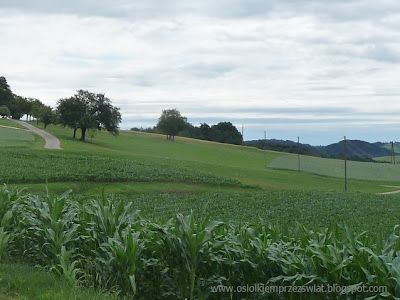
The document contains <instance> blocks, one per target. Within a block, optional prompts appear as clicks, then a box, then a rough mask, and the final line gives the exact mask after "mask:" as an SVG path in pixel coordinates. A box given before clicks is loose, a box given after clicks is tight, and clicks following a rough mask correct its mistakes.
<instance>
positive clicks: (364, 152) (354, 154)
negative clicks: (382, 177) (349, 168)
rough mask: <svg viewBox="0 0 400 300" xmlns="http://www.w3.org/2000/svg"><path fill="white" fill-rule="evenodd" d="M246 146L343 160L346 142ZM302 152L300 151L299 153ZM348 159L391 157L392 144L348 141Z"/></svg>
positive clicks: (279, 142) (273, 141) (259, 142)
mask: <svg viewBox="0 0 400 300" xmlns="http://www.w3.org/2000/svg"><path fill="white" fill-rule="evenodd" d="M246 145H248V146H253V147H257V148H260V149H266V150H273V151H280V152H289V153H298V152H300V154H303V155H312V156H320V157H328V158H343V157H344V142H343V141H340V142H337V143H333V144H329V145H326V146H313V145H310V144H302V143H300V145H298V144H297V143H296V142H294V141H290V140H276V139H270V140H266V141H265V140H253V141H246ZM299 150H300V151H299ZM399 150H400V149H399V148H398V145H397V144H396V146H395V151H396V152H397V151H399ZM398 153H400V151H399V152H398ZM346 154H347V157H348V158H349V159H351V160H360V161H373V158H375V157H382V156H390V155H391V149H390V144H388V143H383V142H375V143H369V142H365V141H361V140H347V152H346Z"/></svg>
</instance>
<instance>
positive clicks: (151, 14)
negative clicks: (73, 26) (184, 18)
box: [0, 0, 399, 20]
mask: <svg viewBox="0 0 400 300" xmlns="http://www.w3.org/2000/svg"><path fill="white" fill-rule="evenodd" d="M0 5H1V6H0V7H2V8H9V9H17V10H22V11H33V12H38V13H65V14H76V15H92V16H106V17H124V18H157V17H167V18H168V17H171V16H176V15H179V14H195V15H204V16H212V17H222V18H248V17H263V16H267V15H270V14H281V15H305V14H308V15H315V16H319V17H321V18H331V19H339V20H354V19H366V20H368V19H371V18H377V17H381V16H383V15H386V14H387V13H391V12H393V11H395V10H396V9H398V8H399V3H398V1H397V0H381V1H380V2H379V3H378V2H376V1H372V0H352V1H343V0H332V1H329V2H327V1H325V0H315V1H309V0H287V1H282V0H268V1H266V0H216V1H197V0H187V1H173V0H163V1H159V0H147V1H129V0H85V1H80V0H69V1H63V0H58V1H57V0H2V1H1V2H0Z"/></svg>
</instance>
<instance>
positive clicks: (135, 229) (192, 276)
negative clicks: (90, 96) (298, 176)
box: [0, 186, 400, 299]
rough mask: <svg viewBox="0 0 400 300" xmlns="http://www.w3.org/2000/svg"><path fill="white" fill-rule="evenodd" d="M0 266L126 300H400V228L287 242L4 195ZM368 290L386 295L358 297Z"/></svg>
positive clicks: (127, 205)
mask: <svg viewBox="0 0 400 300" xmlns="http://www.w3.org/2000/svg"><path fill="white" fill-rule="evenodd" d="M0 200H1V201H0V220H1V226H0V259H1V258H4V257H7V258H10V259H13V258H18V259H21V258H22V259H25V260H26V261H29V262H31V263H32V264H34V265H40V266H42V267H44V268H47V269H48V270H51V271H53V272H55V273H56V274H58V275H59V276H62V277H64V278H65V280H66V281H67V282H68V283H70V284H71V286H76V285H81V286H91V287H92V286H94V287H99V288H101V289H107V290H109V291H112V292H116V293H117V294H118V295H119V296H120V298H126V299H132V298H133V299H244V298H245V299H265V297H268V298H272V299H285V298H293V299H326V298H331V299H337V298H348V299H353V298H356V299H357V298H359V299H364V298H369V299H381V298H386V299H398V298H400V237H399V232H398V231H399V227H397V226H396V227H395V228H394V229H393V231H392V233H391V234H390V235H389V236H388V237H387V238H386V240H385V241H383V242H382V243H375V242H371V241H370V240H369V239H368V237H367V235H366V234H365V233H361V234H355V233H354V232H353V231H352V230H350V229H349V228H347V227H343V228H333V229H325V230H320V231H317V232H315V231H311V230H307V229H306V228H304V227H299V230H298V234H296V235H293V236H289V234H286V233H283V232H280V231H279V230H277V229H275V228H273V227H271V226H270V225H268V224H265V223H264V222H261V221H257V222H255V223H254V224H239V225H235V224H227V223H223V222H219V221H215V220H211V219H210V218H197V217H196V215H195V214H194V213H193V212H191V213H190V214H187V215H183V214H177V215H176V216H175V217H174V218H172V219H170V220H168V221H166V222H156V221H155V220H147V219H144V218H142V217H141V216H140V214H139V213H138V212H137V210H136V209H135V207H134V206H133V204H132V203H133V202H131V201H128V200H124V199H119V198H116V197H112V196H106V195H102V196H101V197H99V198H93V199H83V198H77V197H74V196H73V195H72V194H71V193H69V192H67V193H64V194H62V195H60V196H50V195H45V196H38V195H31V194H27V193H25V192H21V191H15V190H11V189H9V188H7V187H6V186H4V187H2V188H0ZM254 283H265V284H268V285H274V286H288V285H289V286H292V285H300V286H311V285H327V284H330V285H333V284H336V285H341V286H346V287H349V289H348V291H347V292H346V293H344V294H342V295H338V294H335V293H332V294H323V295H321V294H312V293H306V294H290V295H282V294H281V295H280V294H271V295H264V294H262V293H237V292H235V291H233V290H230V291H227V292H225V293H215V291H214V290H213V287H216V286H220V285H225V286H240V285H251V284H254ZM360 286H384V287H386V291H379V292H376V293H373V292H371V293H364V294H354V293H353V292H352V289H355V288H357V287H360Z"/></svg>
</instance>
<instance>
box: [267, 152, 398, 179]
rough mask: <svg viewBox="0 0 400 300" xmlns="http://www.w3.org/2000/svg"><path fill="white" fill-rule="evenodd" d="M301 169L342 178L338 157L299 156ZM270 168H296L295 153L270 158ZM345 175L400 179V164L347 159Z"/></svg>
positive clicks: (342, 164)
mask: <svg viewBox="0 0 400 300" xmlns="http://www.w3.org/2000/svg"><path fill="white" fill-rule="evenodd" d="M300 165H301V170H302V171H305V172H310V173H314V174H318V175H323V176H331V177H338V178H344V161H343V160H340V159H327V158H320V157H312V156H303V155H301V156H300ZM269 167H270V168H275V169H287V170H297V169H298V158H297V155H292V154H291V155H284V156H281V157H278V158H276V159H274V160H272V161H271V162H270V163H269ZM347 176H348V178H352V179H359V180H371V181H372V180H376V181H397V182H398V181H400V166H398V165H391V164H384V163H370V162H358V161H347Z"/></svg>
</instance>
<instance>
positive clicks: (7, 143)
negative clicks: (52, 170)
mask: <svg viewBox="0 0 400 300" xmlns="http://www.w3.org/2000/svg"><path fill="white" fill-rule="evenodd" d="M2 126H6V127H2ZM43 144H44V141H43V140H42V139H41V138H40V137H38V136H36V135H34V134H32V133H30V132H29V131H27V130H25V129H24V128H23V127H22V126H21V125H19V124H18V123H16V122H15V121H13V120H8V119H0V148H4V147H7V148H10V147H18V148H19V147H25V148H40V147H42V145H43Z"/></svg>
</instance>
